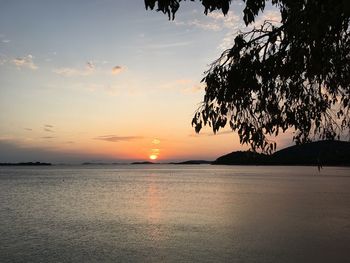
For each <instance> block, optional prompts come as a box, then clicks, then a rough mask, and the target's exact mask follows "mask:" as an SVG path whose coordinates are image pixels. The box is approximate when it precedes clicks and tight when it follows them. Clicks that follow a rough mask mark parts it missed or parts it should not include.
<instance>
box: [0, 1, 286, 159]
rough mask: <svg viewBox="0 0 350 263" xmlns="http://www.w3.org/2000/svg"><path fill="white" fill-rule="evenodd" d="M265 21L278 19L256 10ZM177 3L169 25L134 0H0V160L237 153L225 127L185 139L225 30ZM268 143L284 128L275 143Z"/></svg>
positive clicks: (221, 20)
mask: <svg viewBox="0 0 350 263" xmlns="http://www.w3.org/2000/svg"><path fill="white" fill-rule="evenodd" d="M264 18H269V19H278V15H277V13H276V12H275V11H274V10H272V9H271V8H267V9H266V10H265V12H264V14H263V16H261V17H260V18H259V19H258V21H257V23H261V21H262V20H263V19H264ZM239 29H242V30H244V26H243V23H242V5H241V1H236V2H234V3H233V4H232V8H231V11H230V12H229V14H228V15H227V16H225V17H224V16H223V15H222V14H221V13H219V12H215V13H212V14H210V15H208V16H205V15H203V8H202V6H201V5H200V4H199V3H192V2H185V3H184V4H183V5H182V6H181V8H180V10H179V12H178V13H177V15H176V19H175V21H169V20H168V18H167V16H166V15H163V14H162V13H157V12H155V11H146V10H145V7H144V2H143V1H141V0H140V1H139V0H138V1H130V0H114V1H112V0H98V1H97V0H94V1H92V0H84V1H83V0H80V1H79V0H74V1H46V0H31V1H24V0H22V1H16V0H11V1H6V0H2V1H0V123H1V125H0V162H6V161H34V160H40V161H52V162H69V161H70V160H74V161H80V160H86V161H103V160H114V161H118V160H147V159H149V157H150V156H152V155H153V157H157V158H158V160H159V161H167V160H185V159H215V158H216V157H218V156H219V155H222V154H225V153H228V152H231V151H234V150H240V149H247V147H246V146H245V147H242V146H240V145H239V142H238V137H237V135H235V134H233V133H232V132H229V130H228V129H226V130H224V131H223V132H221V133H219V134H218V135H215V136H212V132H211V131H210V130H209V129H204V130H203V131H202V132H201V134H200V135H196V134H195V132H194V129H193V128H192V127H191V119H192V117H193V113H194V111H195V110H196V108H197V107H198V105H199V103H200V102H201V101H202V98H203V95H204V89H203V85H202V84H201V83H200V80H201V79H202V78H203V76H204V74H203V72H205V71H206V70H207V69H208V65H209V64H210V63H211V62H213V61H214V60H215V59H216V58H218V56H219V55H220V54H221V52H222V51H223V50H224V49H225V48H228V47H229V46H230V43H232V40H233V36H234V33H235V32H237V31H238V30H239ZM277 142H278V146H279V148H281V147H284V146H286V145H289V144H291V136H290V135H285V136H282V137H280V138H278V140H277Z"/></svg>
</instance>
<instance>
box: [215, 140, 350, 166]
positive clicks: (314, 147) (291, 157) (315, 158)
mask: <svg viewBox="0 0 350 263" xmlns="http://www.w3.org/2000/svg"><path fill="white" fill-rule="evenodd" d="M213 164H228V165H314V166H319V167H321V166H350V142H344V141H318V142H312V143H306V144H302V145H294V146H291V147H288V148H285V149H282V150H279V151H277V152H275V153H274V154H272V155H266V154H263V153H256V152H252V151H246V152H242V151H237V152H232V153H229V154H226V155H223V156H221V157H219V158H218V159H216V160H215V161H214V162H213Z"/></svg>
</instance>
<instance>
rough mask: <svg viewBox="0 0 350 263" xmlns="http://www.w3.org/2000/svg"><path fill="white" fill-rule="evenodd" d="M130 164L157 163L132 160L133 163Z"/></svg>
mask: <svg viewBox="0 0 350 263" xmlns="http://www.w3.org/2000/svg"><path fill="white" fill-rule="evenodd" d="M131 164H157V163H153V162H148V161H146V162H133V163H131Z"/></svg>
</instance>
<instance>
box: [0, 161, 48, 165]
mask: <svg viewBox="0 0 350 263" xmlns="http://www.w3.org/2000/svg"><path fill="white" fill-rule="evenodd" d="M50 165H52V163H42V162H19V163H0V166H50Z"/></svg>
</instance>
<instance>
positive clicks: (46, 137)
mask: <svg viewBox="0 0 350 263" xmlns="http://www.w3.org/2000/svg"><path fill="white" fill-rule="evenodd" d="M54 138H55V137H53V136H43V137H41V139H45V140H51V139H54Z"/></svg>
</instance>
